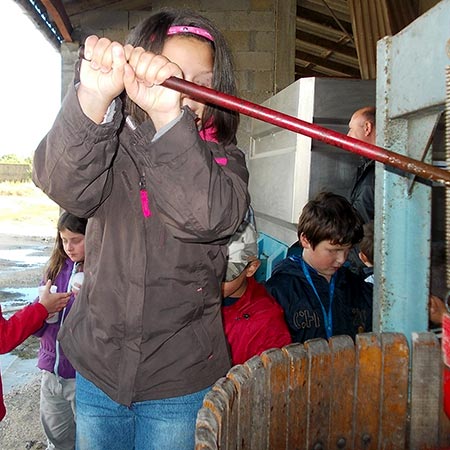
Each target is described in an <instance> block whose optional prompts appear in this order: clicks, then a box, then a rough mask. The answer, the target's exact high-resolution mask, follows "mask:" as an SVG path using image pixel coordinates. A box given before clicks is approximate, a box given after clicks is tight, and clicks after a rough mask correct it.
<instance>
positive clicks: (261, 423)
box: [245, 356, 270, 450]
mask: <svg viewBox="0 0 450 450" xmlns="http://www.w3.org/2000/svg"><path fill="white" fill-rule="evenodd" d="M245 365H246V366H247V368H248V371H249V376H250V377H251V379H252V390H251V399H250V402H251V404H250V410H251V414H252V416H251V430H252V431H251V439H250V442H249V444H250V445H249V448H251V449H252V450H264V449H265V448H267V434H268V427H269V411H270V410H269V408H268V402H269V397H270V389H269V386H268V384H267V375H266V370H265V368H264V365H263V363H262V361H261V358H260V357H259V356H255V357H253V358H251V359H250V360H249V361H247V362H246V363H245Z"/></svg>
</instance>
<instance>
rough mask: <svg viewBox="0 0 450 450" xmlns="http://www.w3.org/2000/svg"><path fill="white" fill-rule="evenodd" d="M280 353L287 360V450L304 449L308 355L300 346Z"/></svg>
mask: <svg viewBox="0 0 450 450" xmlns="http://www.w3.org/2000/svg"><path fill="white" fill-rule="evenodd" d="M282 351H283V352H284V353H285V354H286V356H287V357H288V360H289V390H288V404H287V416H288V418H287V439H286V447H287V448H288V449H303V448H306V437H307V425H308V417H307V414H306V411H307V401H308V386H307V383H308V375H307V372H308V355H307V353H306V350H305V347H304V346H303V345H301V344H291V345H287V346H286V347H283V349H282Z"/></svg>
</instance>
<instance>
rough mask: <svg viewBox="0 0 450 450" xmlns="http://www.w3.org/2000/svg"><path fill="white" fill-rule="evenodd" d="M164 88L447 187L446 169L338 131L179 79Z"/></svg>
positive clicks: (449, 183)
mask: <svg viewBox="0 0 450 450" xmlns="http://www.w3.org/2000/svg"><path fill="white" fill-rule="evenodd" d="M163 86H165V87H168V88H170V89H174V90H176V91H179V92H182V93H184V94H187V95H189V96H190V97H193V98H196V99H198V100H201V101H204V102H206V103H210V104H214V105H217V106H220V107H223V108H227V109H230V110H232V111H237V112H239V113H242V114H245V115H247V116H249V117H253V118H255V119H258V120H262V121H264V122H268V123H271V124H273V125H276V126H279V127H281V128H285V129H287V130H290V131H294V132H296V133H300V134H303V135H305V136H308V137H310V138H313V139H317V140H319V141H322V142H325V143H326V144H330V145H334V146H335V147H339V148H342V149H344V150H347V151H350V152H352V153H356V154H358V155H361V156H365V157H367V158H370V159H373V160H375V161H378V162H381V163H383V164H386V165H388V166H391V167H395V168H397V169H401V170H403V171H405V172H408V173H412V174H414V175H417V176H418V177H420V178H424V179H427V180H432V181H436V182H438V183H443V184H445V185H446V186H450V173H449V172H447V171H445V170H442V169H439V168H438V167H434V166H432V165H430V164H426V163H423V162H421V161H417V160H415V159H412V158H409V157H407V156H405V155H401V154H399V153H394V152H391V151H389V150H386V149H384V148H381V147H377V146H376V145H372V144H368V143H366V142H362V141H359V140H358V139H354V138H351V137H349V136H346V135H345V134H342V133H338V132H337V131H333V130H329V129H327V128H324V127H321V126H319V125H315V124H311V123H308V122H305V121H303V120H301V119H297V118H296V117H293V116H289V115H287V114H283V113H281V112H279V111H274V110H273V109H270V108H266V107H264V106H261V105H257V104H255V103H251V102H249V101H246V100H243V99H240V98H238V97H234V96H232V95H229V94H224V93H222V92H218V91H216V90H214V89H210V88H207V87H204V86H199V85H197V84H194V83H191V82H189V81H186V80H183V79H180V78H175V77H171V78H169V79H167V80H166V81H165V82H164V83H163Z"/></svg>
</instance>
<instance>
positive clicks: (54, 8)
mask: <svg viewBox="0 0 450 450" xmlns="http://www.w3.org/2000/svg"><path fill="white" fill-rule="evenodd" d="M41 2H42V4H43V5H44V7H45V9H46V10H47V13H48V15H49V16H50V17H51V19H52V21H53V22H54V23H55V25H56V27H57V28H58V31H59V32H60V33H61V36H62V38H63V39H64V41H65V42H73V39H72V31H73V28H72V24H71V22H70V19H69V16H68V15H67V13H66V10H65V9H64V5H63V4H62V3H61V0H41Z"/></svg>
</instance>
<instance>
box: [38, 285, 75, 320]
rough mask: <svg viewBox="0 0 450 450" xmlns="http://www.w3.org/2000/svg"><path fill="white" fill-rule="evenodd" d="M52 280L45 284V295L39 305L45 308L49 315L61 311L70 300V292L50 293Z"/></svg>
mask: <svg viewBox="0 0 450 450" xmlns="http://www.w3.org/2000/svg"><path fill="white" fill-rule="evenodd" d="M51 285H52V282H51V280H48V281H47V283H46V284H45V290H44V293H43V294H42V295H41V298H40V299H39V303H42V305H44V306H45V308H46V309H47V311H48V313H49V315H50V314H54V313H56V312H58V311H61V310H62V309H63V308H64V307H65V306H66V305H67V302H68V301H69V299H70V292H61V293H56V294H52V293H50V286H51Z"/></svg>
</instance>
